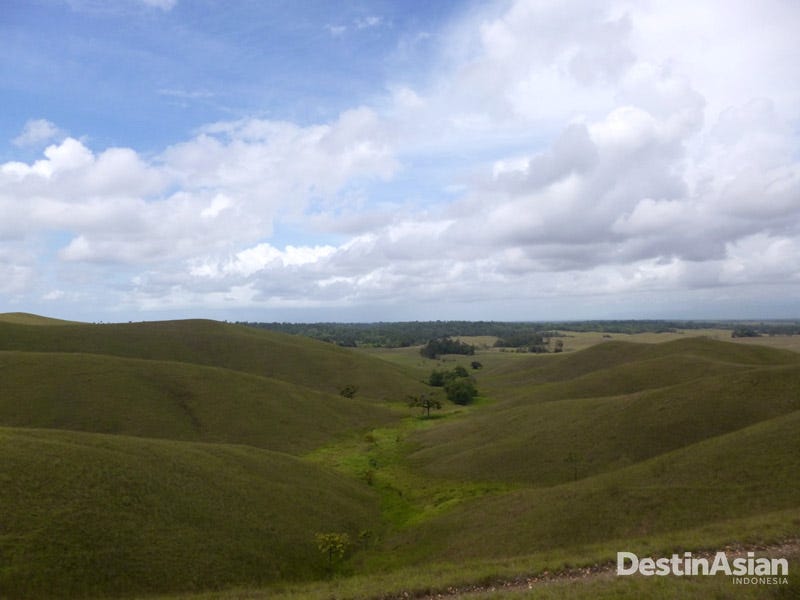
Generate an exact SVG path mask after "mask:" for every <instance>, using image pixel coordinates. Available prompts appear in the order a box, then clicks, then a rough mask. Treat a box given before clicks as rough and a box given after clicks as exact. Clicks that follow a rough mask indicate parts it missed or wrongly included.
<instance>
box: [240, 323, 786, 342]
mask: <svg viewBox="0 0 800 600" xmlns="http://www.w3.org/2000/svg"><path fill="white" fill-rule="evenodd" d="M239 324H240V325H249V326H251V327H258V328H261V329H269V330H272V331H280V332H282V333H290V334H295V335H303V336H306V337H311V338H314V339H317V340H322V341H325V342H330V343H332V344H338V345H339V346H348V347H355V346H362V347H384V348H404V347H408V346H421V345H424V344H427V343H428V342H429V341H430V340H436V339H442V338H455V337H463V336H494V337H497V338H500V339H501V340H503V342H504V343H506V344H507V345H506V347H511V348H523V347H527V348H530V347H531V346H534V347H535V346H536V345H537V344H535V343H533V344H532V343H531V342H532V341H534V340H535V339H536V336H541V337H542V339H543V340H544V339H546V338H550V337H555V334H554V332H555V331H556V330H558V331H562V332H563V331H569V332H597V333H617V334H633V333H666V332H674V331H676V330H678V329H690V330H691V329H714V328H716V329H730V330H736V329H743V328H746V329H748V330H752V332H753V333H755V334H756V335H797V334H800V321H795V320H792V321H786V320H783V321H777V320H776V321H658V320H647V321H636V320H625V321H623V320H616V321H549V322H506V321H407V322H399V323H387V322H378V323H258V322H239ZM523 342H524V343H523ZM517 344H519V345H517Z"/></svg>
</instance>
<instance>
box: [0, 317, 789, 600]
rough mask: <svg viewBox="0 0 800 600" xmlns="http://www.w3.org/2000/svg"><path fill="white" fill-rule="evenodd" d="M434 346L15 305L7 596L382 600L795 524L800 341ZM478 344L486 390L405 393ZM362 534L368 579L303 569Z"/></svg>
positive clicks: (6, 358)
mask: <svg viewBox="0 0 800 600" xmlns="http://www.w3.org/2000/svg"><path fill="white" fill-rule="evenodd" d="M34 320H35V319H34ZM415 352H416V350H414V349H402V350H396V351H395V350H393V351H391V352H383V353H376V355H375V356H369V355H368V354H367V353H364V352H360V351H353V350H347V349H342V348H339V347H337V346H334V345H331V344H326V343H321V342H315V341H311V340H308V339H304V338H301V337H296V336H289V335H283V334H278V333H272V332H268V331H263V330H256V329H249V328H246V327H240V326H233V325H227V324H224V323H217V322H211V321H170V322H161V323H130V324H114V325H87V324H66V325H65V324H61V325H55V324H47V323H41V324H37V325H36V326H33V324H27V323H25V319H22V320H17V321H15V319H14V318H12V319H10V320H9V319H6V320H5V321H4V320H3V319H2V317H0V426H4V427H0V597H3V598H5V597H10V598H26V599H28V598H31V599H33V600H37V599H38V598H47V597H54V596H57V597H93V596H101V597H115V596H116V597H120V596H132V595H140V596H145V595H148V594H153V593H182V592H187V591H188V592H191V591H199V592H205V593H206V594H209V595H208V596H207V597H215V595H216V593H217V592H216V590H220V589H224V588H233V587H239V588H240V587H243V586H244V587H247V588H252V587H258V586H268V587H266V588H263V590H262V591H260V592H252V597H273V594H274V593H275V592H276V591H279V590H280V589H281V588H285V589H287V590H289V589H290V588H291V589H295V590H297V591H296V592H293V591H288V592H287V594H289V595H287V596H286V597H292V598H306V597H315V598H323V597H324V598H328V597H341V596H347V597H349V596H353V597H365V593H366V592H364V590H369V594H372V595H373V596H380V595H381V594H383V593H384V592H391V591H394V590H399V591H402V590H405V589H408V588H406V587H405V586H406V582H407V581H411V582H416V583H413V585H415V586H417V587H415V588H414V589H426V588H425V586H427V585H428V584H427V583H425V581H426V577H428V576H429V575H430V576H431V577H433V579H432V580H431V579H427V581H435V582H436V584H435V585H436V586H438V587H437V588H436V589H442V586H444V587H447V585H448V584H449V583H458V584H461V583H465V582H466V583H469V582H474V581H479V580H481V579H486V578H489V577H491V576H492V575H493V574H498V573H502V574H505V575H513V574H515V573H520V572H522V573H524V572H531V570H533V571H534V572H541V570H543V569H545V570H546V569H547V568H559V566H564V565H568V564H592V563H593V561H598V560H599V561H606V560H609V557H613V554H614V552H616V550H619V549H643V551H651V550H652V551H655V550H654V549H657V550H659V551H667V550H671V549H673V548H674V549H676V550H677V549H693V548H702V547H706V546H705V545H706V544H715V545H716V544H725V543H728V542H740V541H747V540H748V539H754V540H761V539H765V538H769V539H783V538H785V536H787V535H791V536H796V535H800V518H799V517H798V510H800V394H798V390H800V355H798V354H796V353H791V352H783V351H779V350H773V349H769V348H763V347H757V346H747V345H741V344H732V343H725V342H720V341H715V340H710V339H703V338H693V339H692V338H682V339H677V340H673V341H669V342H664V343H659V344H633V343H624V342H617V341H604V342H602V343H599V344H597V345H596V346H593V347H591V348H588V349H586V350H582V351H576V352H570V353H564V354H556V355H547V356H526V355H521V354H512V353H500V352H491V353H489V352H488V351H487V352H486V354H485V357H484V356H483V355H480V353H479V356H477V357H467V356H464V357H456V358H454V357H442V358H441V359H440V360H437V361H427V360H426V359H422V358H421V357H419V356H418V355H417V354H414V353H415ZM378 356H383V357H384V358H378ZM475 358H477V359H478V360H480V361H482V362H483V365H484V367H483V368H482V369H480V370H475V371H472V370H471V371H470V373H471V375H473V376H474V377H475V378H476V379H477V386H478V388H479V389H480V391H481V397H480V398H479V401H477V402H476V403H474V404H473V405H470V406H466V407H460V406H455V405H451V404H446V405H445V407H444V408H443V409H442V410H440V411H435V414H434V415H433V418H430V419H425V418H423V417H421V416H419V411H418V410H416V411H411V409H408V408H406V407H404V405H403V404H402V401H403V400H404V399H405V397H406V396H407V395H408V394H419V393H421V392H426V391H432V388H430V387H428V386H426V385H425V384H423V383H422V381H421V380H422V379H426V378H427V375H428V374H429V372H430V370H431V369H433V368H439V369H447V368H452V366H454V365H455V364H464V365H466V366H467V367H468V366H469V363H470V361H472V360H475ZM345 385H355V386H358V388H359V391H358V393H357V395H356V397H355V398H354V399H347V398H344V397H342V396H341V395H340V394H339V390H340V389H341V388H342V387H344V386H345ZM437 393H439V394H441V391H440V390H437ZM384 402H385V404H384ZM398 409H402V410H398ZM403 415H405V418H399V417H401V416H403ZM109 434H113V435H109ZM156 438H158V439H156ZM364 530H370V531H371V532H372V533H373V534H374V535H373V536H372V537H371V538H370V540H369V543H368V544H367V543H363V542H359V543H358V544H357V545H356V549H357V550H358V551H357V552H353V553H352V554H351V556H349V557H348V558H347V559H346V560H345V561H344V562H343V563H342V564H341V565H340V568H339V569H338V574H339V575H343V574H351V573H353V574H355V575H356V577H355V578H351V579H349V580H347V581H343V580H340V579H333V580H331V581H329V582H327V583H318V584H314V583H310V582H312V581H313V580H317V581H321V580H325V579H326V578H327V576H328V575H329V570H328V569H327V568H326V564H325V559H324V557H323V555H322V554H321V553H320V552H319V551H318V549H317V548H316V547H315V539H314V535H315V534H316V533H318V532H346V533H348V534H350V535H351V536H352V537H353V538H355V539H357V538H358V535H359V533H360V532H362V531H364ZM754 534H758V535H754ZM414 569H417V570H418V571H417V572H416V573H415V572H414ZM418 575H419V577H418ZM340 582H341V583H340ZM420 586H421V587H420ZM615 589H621V588H615ZM631 589H633V590H635V591H636V590H638V591H639V592H640V593H641V592H642V591H643V590H646V588H643V587H641V586H638V587H637V586H633V587H632V588H631ZM674 589H678V588H673V590H674ZM312 590H314V591H313V593H312ZM667 593H669V592H667ZM237 594H238V595H237ZM250 594H251V592H242V593H241V594H239V593H238V592H226V595H224V596H223V597H229V598H233V597H240V596H241V597H251V596H250ZM676 594H677V592H676ZM665 597H666V596H665Z"/></svg>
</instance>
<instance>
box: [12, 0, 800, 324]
mask: <svg viewBox="0 0 800 600" xmlns="http://www.w3.org/2000/svg"><path fill="white" fill-rule="evenodd" d="M798 30H800V9H798V8H797V5H796V3H795V2H792V1H790V0H767V1H765V2H763V3H757V4H756V3H748V2H744V1H741V2H739V1H735V2H728V1H722V0H716V1H715V0H709V1H707V2H703V3H697V2H690V1H689V0H676V1H674V2H665V1H661V0H649V1H646V2H633V1H628V0H619V1H617V0H613V1H612V0H608V1H606V2H596V1H594V0H592V1H588V0H570V1H566V2H556V1H555V0H507V1H498V2H492V3H485V2H466V1H455V0H449V1H444V0H443V1H437V2H416V1H403V2H398V1H393V2H390V1H388V0H387V1H360V2H356V1H352V2H346V1H341V2H331V1H311V0H302V1H272V2H270V1H245V0H241V1H237V0H232V1H230V2H224V3H223V2H212V1H210V0H208V1H203V0H191V1H190V0H102V1H101V0H25V1H22V0H19V1H16V0H6V1H5V2H3V3H2V6H0V40H2V41H0V44H2V45H1V46H0V49H2V52H0V94H2V96H0V97H2V101H3V102H2V105H3V110H2V111H0V311H28V312H39V313H43V314H48V315H53V316H59V317H65V318H75V319H83V320H92V321H98V320H104V321H113V320H142V319H156V318H180V317H196V316H208V317H212V318H224V319H232V320H236V319H249V320H408V319H449V318H454V319H455V318H457V319H462V318H466V319H499V320H502V319H530V320H537V319H570V318H573V319H585V318H704V319H705V318H737V317H739V318H752V317H756V318H770V317H773V318H774V317H798V316H800V310H798V309H800V306H799V304H800V301H799V300H798V299H800V268H799V267H798V265H800V260H798V258H799V257H798V254H800V218H799V217H800V144H798V137H799V136H800V118H799V117H800V114H799V113H800V74H799V73H798V71H797V68H796V65H797V64H798V62H800V56H799V55H800V51H799V50H798V49H799V48H800V46H798V44H797V42H796V33H795V32H796V31H798Z"/></svg>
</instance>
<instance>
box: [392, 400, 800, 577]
mask: <svg viewBox="0 0 800 600" xmlns="http://www.w3.org/2000/svg"><path fill="white" fill-rule="evenodd" d="M798 432H800V411H795V412H793V413H791V414H788V415H784V416H781V417H776V418H774V419H770V420H768V421H765V422H763V423H759V424H757V425H753V426H751V427H746V428H744V429H741V430H739V431H736V432H732V433H729V434H726V435H723V436H718V437H715V438H712V439H709V440H704V441H702V442H699V443H697V444H691V445H687V446H685V447H683V448H680V449H678V450H675V451H673V452H669V453H666V454H662V455H660V456H658V457H655V458H653V459H650V460H647V461H643V462H641V463H637V464H635V465H632V466H629V467H626V468H623V469H619V470H616V471H613V472H610V473H606V474H603V475H599V476H595V477H590V478H586V479H583V480H580V481H577V482H571V483H567V484H563V485H557V486H552V487H546V488H531V489H524V490H520V491H515V492H509V493H504V494H499V495H494V496H487V497H484V498H481V499H479V500H476V501H474V502H470V503H464V504H461V505H459V506H458V507H456V508H455V509H454V510H452V511H450V512H449V513H446V514H443V515H439V516H437V517H435V518H433V519H430V520H428V521H427V522H425V523H424V524H423V525H421V526H418V527H415V528H412V529H409V530H407V531H405V532H403V533H401V534H399V535H398V536H397V537H396V538H395V539H393V540H390V541H389V542H388V543H387V547H389V548H391V549H392V552H394V553H396V554H401V555H404V558H405V559H406V560H409V561H415V562H425V561H429V560H431V559H433V558H435V557H446V558H447V560H448V561H460V560H467V559H470V558H476V557H482V558H487V557H495V558H500V557H511V556H515V555H521V554H525V553H531V552H534V551H537V550H552V549H554V548H559V547H565V546H575V547H577V546H580V545H583V544H589V543H599V542H602V541H603V540H620V539H623V538H631V539H638V540H642V539H646V538H647V537H649V536H653V535H656V534H661V533H664V532H674V531H680V530H688V529H691V528H694V527H699V526H701V525H707V524H708V523H710V522H719V523H725V521H726V520H730V519H738V518H745V517H755V516H758V515H762V514H766V513H769V512H771V511H781V510H785V509H789V508H796V507H798V506H799V505H800V435H798ZM798 529H800V522H796V523H795V530H798Z"/></svg>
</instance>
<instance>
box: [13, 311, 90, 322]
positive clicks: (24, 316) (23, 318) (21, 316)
mask: <svg viewBox="0 0 800 600" xmlns="http://www.w3.org/2000/svg"><path fill="white" fill-rule="evenodd" d="M0 323H15V324H17V325H75V324H76V322H75V321H64V320H62V319H54V318H52V317H42V316H40V315H33V314H31V313H22V312H12V313H0Z"/></svg>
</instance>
